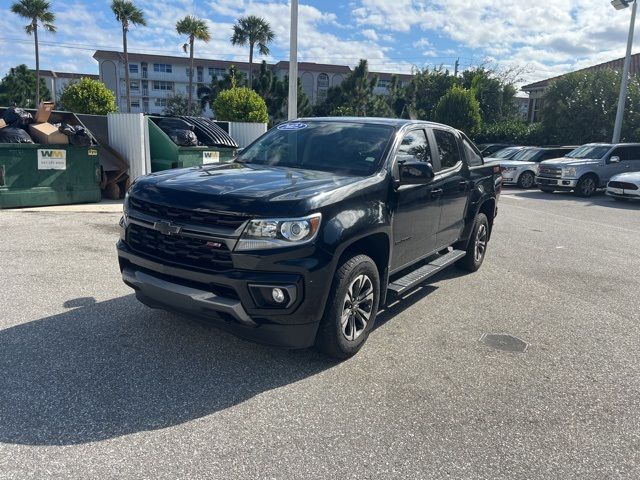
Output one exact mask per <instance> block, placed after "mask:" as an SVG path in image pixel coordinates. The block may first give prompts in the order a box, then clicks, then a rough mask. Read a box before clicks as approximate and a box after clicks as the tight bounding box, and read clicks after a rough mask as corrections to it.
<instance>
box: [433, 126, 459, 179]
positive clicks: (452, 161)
mask: <svg viewBox="0 0 640 480" xmlns="http://www.w3.org/2000/svg"><path fill="white" fill-rule="evenodd" d="M433 135H434V136H435V137H436V145H437V147H438V156H439V157H440V169H441V170H446V169H448V168H452V167H455V166H456V165H457V164H458V163H460V161H461V159H460V151H459V150H458V141H457V140H456V137H455V135H454V134H453V133H451V132H448V131H446V130H438V129H434V130H433Z"/></svg>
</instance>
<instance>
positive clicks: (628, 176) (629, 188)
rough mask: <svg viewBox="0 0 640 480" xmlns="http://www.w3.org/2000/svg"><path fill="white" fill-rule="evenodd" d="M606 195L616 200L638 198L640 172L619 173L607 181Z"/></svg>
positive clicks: (639, 194) (639, 192) (639, 196)
mask: <svg viewBox="0 0 640 480" xmlns="http://www.w3.org/2000/svg"><path fill="white" fill-rule="evenodd" d="M607 195H609V196H610V197H613V198H615V199H616V200H628V199H630V198H635V199H640V172H628V173H621V174H619V175H615V176H613V177H611V180H609V183H607Z"/></svg>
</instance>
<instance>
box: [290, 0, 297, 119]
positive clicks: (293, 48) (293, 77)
mask: <svg viewBox="0 0 640 480" xmlns="http://www.w3.org/2000/svg"><path fill="white" fill-rule="evenodd" d="M290 32H291V33H290V40H289V43H290V47H289V116H288V117H289V120H295V119H296V118H298V0H291V31H290Z"/></svg>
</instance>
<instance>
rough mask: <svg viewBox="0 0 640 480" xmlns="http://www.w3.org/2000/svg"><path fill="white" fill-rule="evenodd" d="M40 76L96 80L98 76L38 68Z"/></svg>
mask: <svg viewBox="0 0 640 480" xmlns="http://www.w3.org/2000/svg"><path fill="white" fill-rule="evenodd" d="M32 72H35V70H32ZM40 76H42V77H53V78H71V79H73V80H80V79H81V78H91V79H92V80H98V79H99V78H100V77H99V76H98V75H96V74H95V73H75V72H54V71H53V70H40Z"/></svg>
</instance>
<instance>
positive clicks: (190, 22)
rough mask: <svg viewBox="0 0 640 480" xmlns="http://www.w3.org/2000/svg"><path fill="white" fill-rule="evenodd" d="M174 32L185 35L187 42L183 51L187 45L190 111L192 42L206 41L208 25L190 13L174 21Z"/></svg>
mask: <svg viewBox="0 0 640 480" xmlns="http://www.w3.org/2000/svg"><path fill="white" fill-rule="evenodd" d="M176 32H178V34H179V35H187V38H188V39H189V43H188V44H185V45H184V47H183V48H184V51H185V52H186V51H187V45H188V46H189V105H188V106H187V111H188V112H189V113H191V105H192V98H193V42H194V41H195V40H202V41H203V42H208V41H209V40H210V39H211V35H210V34H209V27H208V26H207V23H206V22H205V21H204V20H201V19H199V18H196V17H194V16H192V15H187V16H186V17H184V18H183V19H182V20H178V23H176Z"/></svg>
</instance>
